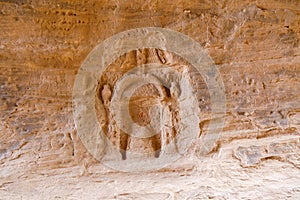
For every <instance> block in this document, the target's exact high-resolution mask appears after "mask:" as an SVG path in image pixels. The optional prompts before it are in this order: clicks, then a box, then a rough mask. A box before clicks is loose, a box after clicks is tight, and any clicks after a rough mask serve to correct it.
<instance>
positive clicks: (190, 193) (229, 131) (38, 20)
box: [0, 0, 300, 199]
mask: <svg viewBox="0 0 300 200" xmlns="http://www.w3.org/2000/svg"><path fill="white" fill-rule="evenodd" d="M141 27H163V28H168V29H171V30H174V31H177V32H180V33H183V34H185V35H187V36H189V37H190V38H192V39H193V40H195V41H196V42H197V43H199V44H200V45H201V46H202V47H203V48H204V49H205V50H206V52H207V54H208V55H209V56H210V57H211V58H212V60H213V61H214V62H215V64H216V66H217V69H218V71H219V72H220V75H221V78H222V82H223V83H224V87H225V95H226V98H225V99H222V100H224V101H225V100H226V114H225V115H224V116H222V117H221V118H222V119H224V120H225V121H226V124H225V126H224V127H223V129H222V130H221V131H220V132H218V134H219V137H218V141H217V142H216V143H215V144H214V148H213V149H212V151H211V152H210V154H203V152H202V150H201V146H203V144H202V143H201V141H203V137H204V136H206V135H208V132H209V125H210V123H212V122H214V123H218V120H219V118H216V119H215V118H212V116H211V111H212V107H211V94H210V92H209V90H208V87H207V84H206V83H207V82H206V81H205V80H206V77H203V76H201V75H199V74H197V73H194V71H189V73H188V76H189V79H190V83H192V84H191V86H192V88H193V94H195V96H196V99H197V103H198V104H199V109H200V112H199V120H200V123H199V133H198V134H196V135H195V137H196V141H195V142H193V143H192V144H190V145H189V146H188V147H189V148H188V150H187V152H185V153H184V156H183V157H181V158H180V159H179V160H178V161H177V162H174V163H171V165H169V166H166V167H165V168H162V169H159V170H154V171H150V172H143V173H121V172H118V171H116V170H113V169H109V168H107V167H106V166H105V165H103V161H101V159H100V161H99V160H97V159H95V158H94V157H93V156H92V155H91V154H90V152H88V150H87V148H86V146H85V143H84V142H82V140H81V139H80V138H79V133H78V132H77V131H78V129H77V128H76V127H75V122H74V118H73V111H74V110H73V86H74V83H75V79H76V75H77V74H78V71H79V69H80V66H81V65H82V63H83V62H84V60H85V58H86V57H88V54H89V53H90V52H91V51H92V50H93V49H94V47H95V46H96V45H98V44H99V43H101V42H103V41H104V40H105V39H106V38H109V37H111V36H113V35H115V34H117V33H120V32H122V31H126V30H129V29H133V28H141ZM154 38H155V37H154ZM299 41H300V1H299V0H270V1H266V0H256V1H254V0H245V1H239V0H233V1H227V0H220V1H217V2H216V1H208V0H199V1H182V0H175V1H174V0H173V1H169V0H164V1H144V2H142V1H135V0H134V1H107V0H101V1H73V0H55V1H51V2H50V1H49V2H46V1H39V0H32V1H25V0H24V1H15V0H2V1H0V199H21V198H22V199H55V198H63V199H126V198H127V199H135V198H142V197H143V198H145V199H147V198H148V199H153V198H157V199H168V198H169V199H274V198H276V199H299V198H300V187H299V185H300V182H299V180H300V171H299V155H300V152H299V138H300V132H299V130H300V103H299V99H300V90H299V88H300V78H299V77H300V76H299V74H300V48H299V46H300V45H299ZM157 42H158V43H160V42H161V41H160V40H157ZM189 50H190V49H187V50H186V51H187V52H189ZM190 51H191V50H190ZM147 63H159V64H164V65H169V66H172V67H173V68H174V69H176V70H178V71H179V73H181V74H182V73H184V70H183V71H181V69H183V68H187V69H189V70H193V68H192V66H191V63H189V61H188V60H185V59H183V58H182V57H180V56H178V55H176V54H174V53H172V52H168V51H167V50H165V51H163V50H158V49H155V48H144V49H138V50H133V51H130V52H128V53H126V54H124V55H122V56H120V57H119V58H117V59H116V60H115V62H113V63H112V64H111V65H110V66H109V67H108V68H107V70H106V71H105V72H104V73H103V75H102V76H101V77H97V79H99V84H98V85H97V91H98V93H96V94H95V99H96V103H95V110H96V111H97V120H98V122H99V124H101V125H102V127H103V130H104V132H106V133H107V135H108V137H107V138H108V140H109V141H111V142H112V143H113V144H115V145H116V146H118V148H120V149H121V150H128V149H131V150H134V151H137V152H144V153H145V155H147V156H145V159H144V160H145V163H147V161H148V163H150V161H151V159H153V162H155V161H157V160H158V159H159V153H160V152H159V151H160V149H161V145H162V141H163V140H162V139H161V135H160V134H158V135H155V136H154V137H153V138H150V139H149V138H148V139H134V138H128V137H126V135H122V137H117V136H116V135H114V134H112V135H109V133H111V132H110V128H109V122H110V121H109V120H111V117H110V116H109V115H108V114H104V113H106V112H107V111H108V110H107V107H108V106H107V105H109V104H110V100H111V98H113V95H114V93H113V88H114V86H115V85H116V83H117V82H118V81H119V80H121V78H122V77H123V75H124V74H125V73H126V72H128V71H129V70H130V69H132V68H134V67H135V66H137V65H142V64H147ZM104 85H107V86H104ZM103 88H105V89H104V90H102V89H103ZM167 89H168V90H170V88H167ZM168 90H167V92H170V93H171V91H168ZM100 91H101V92H100ZM172 91H173V94H174V95H173V96H176V95H175V94H176V93H179V91H176V89H174V90H173V89H172ZM159 94H160V93H159V91H158V90H157V89H155V87H154V86H153V85H146V86H142V87H140V88H139V89H138V90H137V91H136V92H135V93H134V95H133V96H132V98H131V99H130V102H131V103H130V109H129V111H130V114H131V117H132V119H133V121H134V122H136V123H138V124H140V125H141V126H144V125H146V124H148V123H149V122H150V121H151V115H150V114H151V113H150V114H149V111H150V112H152V111H153V113H155V110H153V109H152V107H153V105H155V104H156V103H157V100H158V99H159ZM169 97H171V94H170V96H169ZM175 99H176V98H174V99H173V98H170V99H169V101H168V103H169V105H170V107H172V109H174V110H176V108H177V107H178V105H177V100H175ZM101 102H102V103H101ZM102 104H104V106H103V105H102ZM105 105H106V106H105ZM151 109H152V111H151ZM174 116H177V113H175V115H174ZM172 120H173V121H172V123H174V124H176V123H178V120H177V117H172ZM154 124H156V123H154ZM175 127H176V126H175ZM196 128H198V127H196ZM176 130H177V129H176ZM115 134H117V133H115ZM169 135H171V136H172V134H169ZM99 138H100V139H99V140H101V142H103V143H99V142H98V143H97V141H96V143H97V144H98V145H99V146H100V147H102V146H101V145H103V144H105V142H107V141H102V139H101V137H99ZM171 138H172V137H171ZM91 142H93V141H91ZM176 142H178V143H180V142H181V141H176ZM117 144H118V145H117ZM181 144H185V143H184V142H183V143H181ZM100 147H99V149H102V148H100ZM171 152H172V151H171ZM96 153H99V154H101V155H102V153H103V154H104V153H105V152H104V151H103V152H96ZM122 153H124V152H122V151H121V152H120V154H119V157H120V161H118V164H119V163H122V161H124V165H129V167H130V161H131V160H130V157H128V158H127V160H122V156H123V158H126V157H124V154H122ZM156 157H158V158H156ZM170 159H171V158H170ZM151 162H152V161H151ZM121 167H122V166H121Z"/></svg>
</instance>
